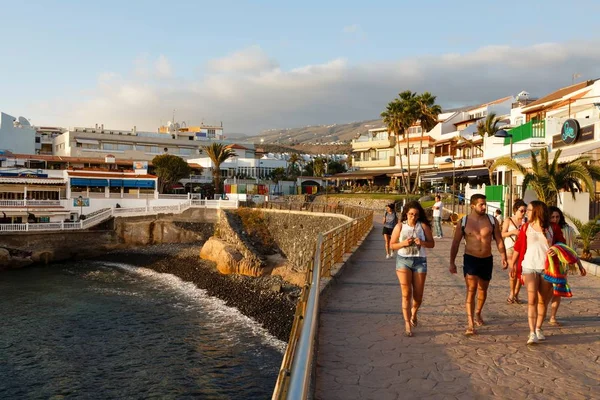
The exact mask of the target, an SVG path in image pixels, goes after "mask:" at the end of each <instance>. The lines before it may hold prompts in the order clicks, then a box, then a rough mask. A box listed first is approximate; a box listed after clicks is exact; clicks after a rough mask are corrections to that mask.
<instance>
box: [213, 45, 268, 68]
mask: <svg viewBox="0 0 600 400" xmlns="http://www.w3.org/2000/svg"><path fill="white" fill-rule="evenodd" d="M277 67H278V65H277V63H276V62H275V61H273V60H272V59H270V58H269V56H268V55H267V54H266V53H265V52H264V51H263V50H262V49H261V48H260V47H259V46H252V47H248V48H246V49H243V50H240V51H237V52H235V53H232V54H230V55H228V56H226V57H223V58H218V59H216V60H211V61H210V62H209V63H208V69H209V71H211V72H213V73H226V72H227V73H236V72H238V73H240V72H241V73H256V72H264V71H271V70H273V69H276V68H277Z"/></svg>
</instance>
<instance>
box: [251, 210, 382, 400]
mask: <svg viewBox="0 0 600 400" xmlns="http://www.w3.org/2000/svg"><path fill="white" fill-rule="evenodd" d="M261 208H266V209H279V210H292V211H293V210H296V211H312V212H326V213H334V214H344V215H346V216H349V217H351V218H353V220H352V221H348V222H346V223H344V224H342V225H340V226H338V227H336V228H334V229H331V230H330V231H327V232H324V233H319V235H318V237H317V243H316V245H315V247H314V249H313V254H314V255H313V257H312V258H311V261H310V262H309V265H308V270H307V271H306V279H305V283H304V285H303V287H302V292H301V293H300V298H299V299H298V304H297V306H296V313H295V315H294V321H293V324H292V330H291V332H290V338H289V341H288V345H287V348H286V351H285V354H284V355H283V360H282V362H281V368H280V370H279V374H278V376H277V382H276V383H275V388H274V390H273V396H272V399H273V400H280V399H306V398H307V397H308V394H309V390H310V382H311V377H312V370H313V359H314V341H315V337H316V335H317V331H318V316H319V315H318V311H319V294H320V279H321V277H329V276H331V267H332V266H333V265H335V264H336V263H339V262H342V261H343V256H344V254H347V253H349V252H350V251H351V250H352V248H353V247H354V246H356V245H358V243H359V242H360V240H362V239H363V238H364V237H366V235H367V234H368V233H369V231H370V230H371V228H372V227H373V211H372V210H367V209H364V208H359V207H348V206H337V205H336V206H333V205H327V204H312V203H300V204H298V203H297V204H293V203H265V204H263V205H262V207H261Z"/></svg>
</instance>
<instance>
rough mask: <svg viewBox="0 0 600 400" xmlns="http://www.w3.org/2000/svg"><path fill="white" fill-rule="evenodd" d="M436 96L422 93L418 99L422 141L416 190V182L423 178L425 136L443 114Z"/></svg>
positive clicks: (420, 142) (420, 143)
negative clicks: (422, 159)
mask: <svg viewBox="0 0 600 400" xmlns="http://www.w3.org/2000/svg"><path fill="white" fill-rule="evenodd" d="M435 99H436V96H433V95H432V94H431V93H429V92H425V93H422V94H421V95H419V96H418V97H417V100H416V101H417V103H418V105H419V114H418V119H419V122H420V124H421V140H420V141H419V163H418V165H417V175H416V177H415V189H416V186H417V185H416V182H419V178H420V177H421V154H422V153H423V134H424V133H425V132H429V131H430V130H432V129H433V128H435V126H436V125H437V123H438V115H440V114H441V113H442V108H441V107H440V106H439V105H437V104H435Z"/></svg>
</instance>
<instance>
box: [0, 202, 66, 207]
mask: <svg viewBox="0 0 600 400" xmlns="http://www.w3.org/2000/svg"><path fill="white" fill-rule="evenodd" d="M34 206H38V207H39V206H60V200H0V207H34Z"/></svg>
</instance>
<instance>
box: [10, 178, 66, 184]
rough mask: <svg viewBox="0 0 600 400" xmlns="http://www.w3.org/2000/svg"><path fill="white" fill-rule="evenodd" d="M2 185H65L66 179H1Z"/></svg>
mask: <svg viewBox="0 0 600 400" xmlns="http://www.w3.org/2000/svg"><path fill="white" fill-rule="evenodd" d="M0 183H17V184H21V185H64V184H65V181H64V179H58V178H56V179H53V178H12V177H0Z"/></svg>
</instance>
